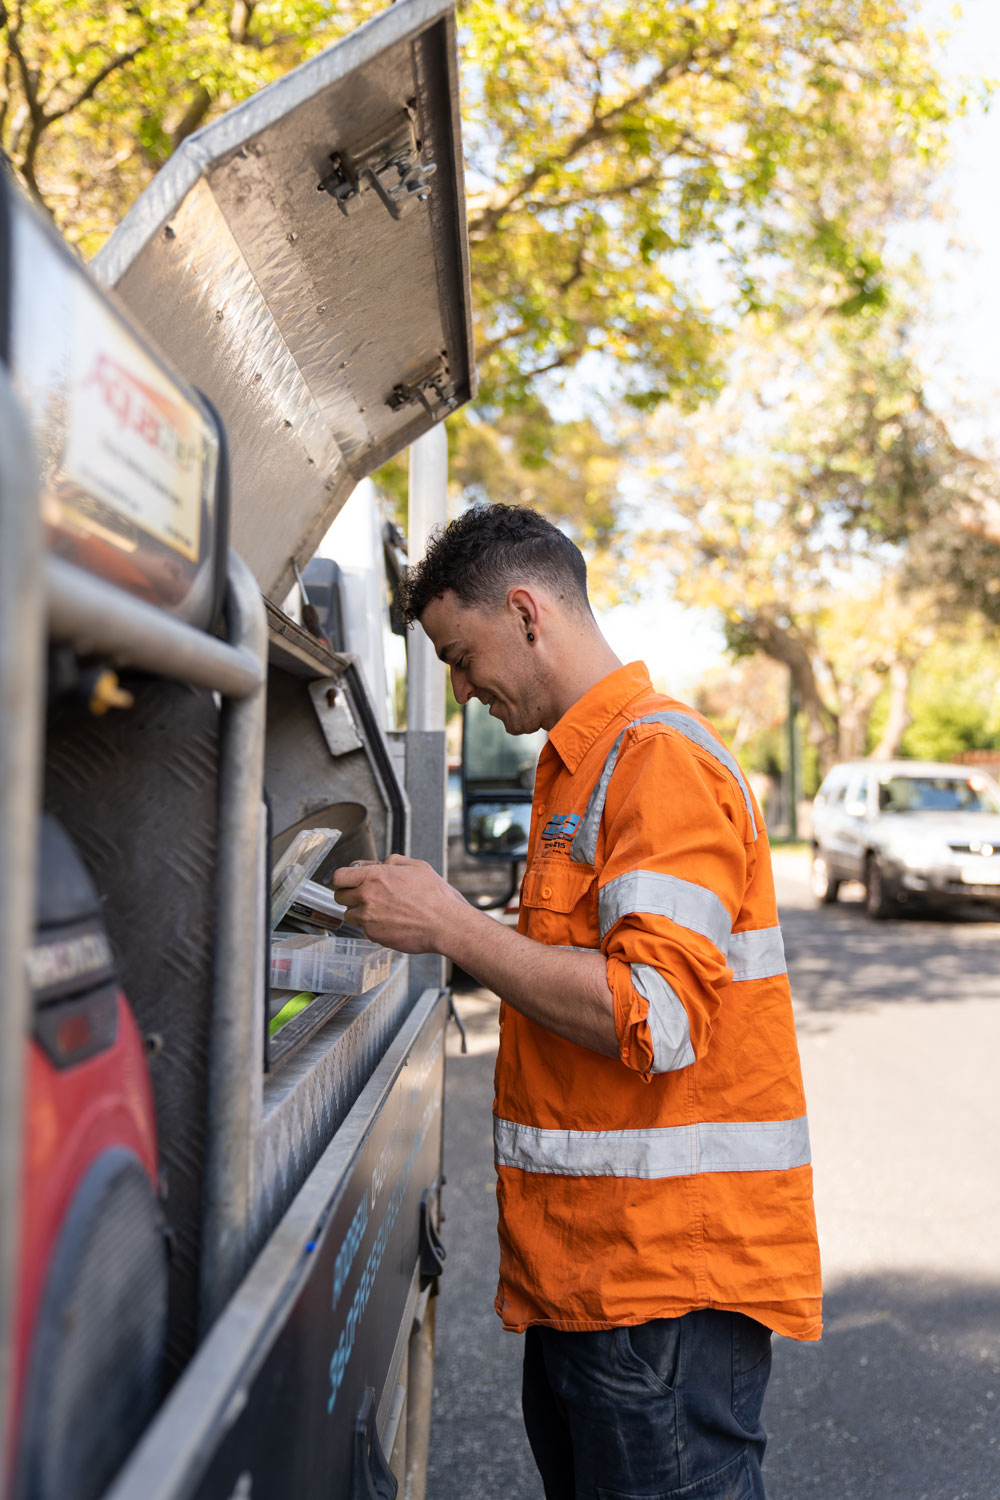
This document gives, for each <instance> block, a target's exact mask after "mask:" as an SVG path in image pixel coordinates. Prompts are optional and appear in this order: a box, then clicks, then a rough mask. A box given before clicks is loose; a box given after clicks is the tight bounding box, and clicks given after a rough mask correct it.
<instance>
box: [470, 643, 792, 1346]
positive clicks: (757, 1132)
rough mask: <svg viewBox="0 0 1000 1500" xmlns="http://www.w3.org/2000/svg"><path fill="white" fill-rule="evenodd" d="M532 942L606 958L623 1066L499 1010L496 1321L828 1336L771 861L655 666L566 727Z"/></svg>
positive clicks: (762, 837)
mask: <svg viewBox="0 0 1000 1500" xmlns="http://www.w3.org/2000/svg"><path fill="white" fill-rule="evenodd" d="M518 927H519V930H520V931H521V932H523V933H524V934H525V935H526V936H528V937H530V938H532V939H534V940H535V941H537V942H541V943H546V944H549V945H556V946H562V947H573V948H585V949H594V950H599V951H601V952H602V953H603V954H604V957H605V961H606V965H607V977H608V987H609V990H610V992H611V997H612V1001H613V1005H614V1016H615V1028H616V1030H617V1033H618V1046H619V1056H618V1057H605V1056H602V1055H601V1054H599V1053H597V1052H592V1051H590V1050H589V1049H588V1048H586V1047H582V1046H580V1045H578V1044H577V1043H575V1042H571V1041H567V1040H565V1039H564V1038H562V1037H559V1036H556V1035H555V1034H554V1033H553V1032H551V1031H548V1030H547V1029H546V1028H545V1027H543V1026H540V1025H539V1024H537V1023H536V1022H535V1021H531V1020H528V1019H527V1018H526V1017H524V1016H522V1015H520V1014H519V1013H518V1012H517V1011H515V1010H513V1009H512V1008H511V1007H510V1006H508V1005H503V1006H501V1011H500V1048H499V1053H498V1057H497V1066H496V1098H495V1102H494V1143H495V1154H496V1164H497V1175H498V1189H497V1196H498V1203H499V1211H500V1223H499V1233H500V1286H499V1291H498V1293H497V1300H496V1306H497V1311H498V1312H499V1314H500V1316H501V1317H502V1319H503V1321H504V1324H505V1325H506V1326H507V1327H508V1328H511V1329H515V1330H517V1331H522V1330H523V1329H525V1328H526V1327H528V1326H529V1325H530V1324H533V1323H537V1324H544V1325H547V1326H550V1327H555V1328H563V1329H596V1328H611V1327H617V1326H620V1325H629V1324H635V1323H642V1322H646V1321H648V1320H649V1319H651V1318H660V1317H676V1316H679V1315H681V1314H683V1313H685V1312H690V1311H692V1310H693V1309H695V1308H704V1307H713V1308H721V1309H726V1310H731V1311H736V1312H741V1313H746V1314H747V1315H749V1316H750V1317H752V1318H756V1319H757V1320H758V1321H759V1322H761V1323H764V1324H766V1325H767V1326H768V1327H770V1328H773V1329H775V1330H776V1331H777V1332H779V1333H782V1334H786V1335H788V1336H790V1337H792V1338H798V1339H814V1338H818V1337H819V1334H820V1327H821V1323H820V1309H821V1304H820V1270H819V1252H818V1247H817V1240H816V1225H815V1218H814V1213H813V1197H812V1168H811V1166H810V1164H809V1163H810V1154H809V1132H808V1126H807V1121H806V1110H805V1099H804V1094H803V1088H802V1077H801V1069H800V1066H799V1057H798V1047H797V1043H796V1038H795V1028H794V1023H793V1019H792V1006H791V996H790V993H789V987H788V977H787V973H786V968H785V958H784V950H783V947H782V941H781V931H780V928H779V926H778V917H777V909H776V906H775V898H774V883H773V878H772V873H771V862H770V852H769V849H768V843H767V836H766V833H765V831H764V825H763V822H762V819H761V816H760V812H759V810H758V808H757V804H756V802H755V800H754V797H753V795H752V793H751V791H750V789H749V787H748V786H747V783H746V781H745V780H744V778H743V776H742V774H741V772H740V769H739V767H738V766H737V764H736V761H735V760H734V759H733V757H732V755H731V754H730V753H729V751H728V750H727V749H726V747H725V745H724V744H723V743H722V741H721V740H720V739H719V737H718V735H717V734H716V733H715V731H714V730H713V729H712V727H711V726H710V725H709V724H708V722H707V721H706V720H705V719H704V718H702V717H701V716H700V715H699V714H697V713H695V712H694V711H693V710H692V709H690V708H686V707H685V706H684V705H683V704H681V703H678V702H676V701H675V700H674V699H671V698H668V697H665V696H664V695H663V694H660V693H657V692H655V691H654V690H653V687H652V684H651V683H650V680H649V675H648V673H647V671H646V668H645V667H644V666H643V664H642V663H641V662H635V663H633V664H632V665H630V666H626V667H621V668H619V669H618V670H617V671H615V672H612V673H611V674H610V676H608V677H606V678H604V679H603V680H602V681H601V682H599V683H597V684H596V685H595V686H594V687H593V688H591V689H590V691H589V692H587V693H586V694H585V695H584V696H583V697H582V698H581V699H580V700H579V701H578V702H577V703H575V704H574V705H573V707H572V708H571V709H570V710H569V712H568V713H566V714H565V715H564V716H563V717H562V718H561V719H560V720H559V722H558V724H556V725H555V727H554V728H553V729H552V731H551V733H550V736H549V740H548V743H547V744H546V745H545V747H544V748H543V750H542V753H541V756H540V758H539V762H538V771H537V776H536V781H535V799H534V807H533V810H532V820H531V832H530V836H529V847H528V862H527V871H526V874H525V877H524V882H523V885H522V889H521V911H520V917H519V921H518Z"/></svg>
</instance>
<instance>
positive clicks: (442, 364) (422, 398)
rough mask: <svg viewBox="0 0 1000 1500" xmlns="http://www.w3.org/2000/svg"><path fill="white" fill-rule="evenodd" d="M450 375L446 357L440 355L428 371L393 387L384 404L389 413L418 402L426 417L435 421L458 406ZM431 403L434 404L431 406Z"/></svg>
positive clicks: (445, 355)
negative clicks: (412, 402)
mask: <svg viewBox="0 0 1000 1500" xmlns="http://www.w3.org/2000/svg"><path fill="white" fill-rule="evenodd" d="M450 373H451V370H450V366H449V364H448V356H447V354H442V355H441V358H440V359H438V360H436V361H435V363H434V364H433V365H432V366H431V367H430V369H428V370H426V371H425V372H424V374H422V375H418V376H417V378H416V379H415V380H412V381H400V382H399V384H398V385H394V386H393V388H392V392H391V394H390V395H388V396H387V397H386V399H385V404H386V406H388V408H389V409H390V411H399V410H400V409H401V408H402V407H404V406H408V405H409V404H410V402H411V401H419V402H420V404H421V406H423V407H424V409H425V411H426V412H427V415H428V416H429V417H432V418H433V419H434V420H435V421H437V419H438V417H439V416H442V415H447V413H448V412H450V411H454V410H455V407H456V406H457V405H458V398H457V396H456V395H455V383H454V381H453V380H451V379H450V378H449V376H450ZM432 401H433V402H434V403H435V404H433V405H432V404H431V403H432Z"/></svg>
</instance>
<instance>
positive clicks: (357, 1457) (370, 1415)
mask: <svg viewBox="0 0 1000 1500" xmlns="http://www.w3.org/2000/svg"><path fill="white" fill-rule="evenodd" d="M398 1490H399V1483H398V1481H397V1479H396V1476H395V1474H394V1473H393V1472H392V1470H391V1469H390V1468H389V1462H388V1460H387V1458H386V1456H385V1454H384V1453H383V1452H382V1444H381V1443H380V1442H379V1440H378V1430H377V1428H376V1426H375V1387H374V1386H371V1385H368V1386H365V1393H364V1395H363V1396H362V1398H361V1405H360V1407H359V1408H358V1415H357V1416H356V1418H355V1419H354V1470H353V1473H352V1475H351V1500H396V1495H397V1492H398Z"/></svg>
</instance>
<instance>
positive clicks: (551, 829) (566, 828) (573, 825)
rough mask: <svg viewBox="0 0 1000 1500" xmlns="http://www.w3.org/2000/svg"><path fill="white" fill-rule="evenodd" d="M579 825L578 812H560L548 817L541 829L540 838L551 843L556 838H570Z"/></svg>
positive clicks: (560, 840)
mask: <svg viewBox="0 0 1000 1500" xmlns="http://www.w3.org/2000/svg"><path fill="white" fill-rule="evenodd" d="M579 826H580V814H579V813H562V814H561V815H559V814H557V816H556V817H554V818H550V819H549V821H548V822H547V823H546V825H545V827H544V828H543V829H542V838H543V839H545V840H546V841H547V842H549V843H551V842H553V841H554V840H558V841H559V842H560V843H561V842H562V841H563V840H564V839H571V838H572V837H573V835H574V833H575V832H576V830H577V829H578V828H579Z"/></svg>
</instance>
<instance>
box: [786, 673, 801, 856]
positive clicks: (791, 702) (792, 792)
mask: <svg viewBox="0 0 1000 1500" xmlns="http://www.w3.org/2000/svg"><path fill="white" fill-rule="evenodd" d="M798 712H799V696H798V693H797V692H796V691H795V678H794V676H793V675H792V671H791V669H790V668H789V672H788V837H789V839H790V840H791V841H792V842H793V843H794V842H795V841H796V839H797V838H798V836H799V788H798V782H799V776H798V758H799V757H798V740H797V736H796V733H795V720H796V718H797V716H798Z"/></svg>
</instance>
